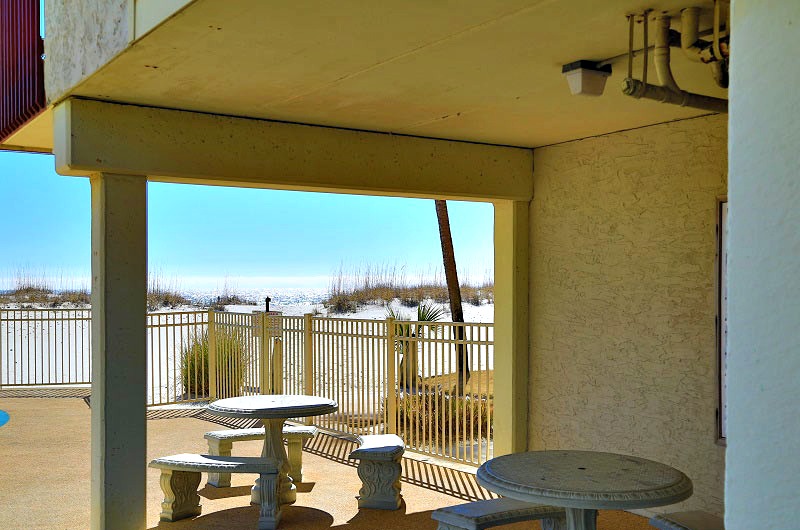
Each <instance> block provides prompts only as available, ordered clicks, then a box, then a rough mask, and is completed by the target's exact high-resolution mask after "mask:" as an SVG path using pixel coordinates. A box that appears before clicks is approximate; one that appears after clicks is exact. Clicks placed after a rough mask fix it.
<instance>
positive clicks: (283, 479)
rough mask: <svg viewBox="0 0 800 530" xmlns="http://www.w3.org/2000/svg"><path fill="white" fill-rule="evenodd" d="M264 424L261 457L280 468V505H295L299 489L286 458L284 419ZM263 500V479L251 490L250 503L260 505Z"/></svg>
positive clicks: (264, 421)
mask: <svg viewBox="0 0 800 530" xmlns="http://www.w3.org/2000/svg"><path fill="white" fill-rule="evenodd" d="M261 422H262V423H263V424H264V430H265V434H266V436H265V437H264V449H263V450H262V452H261V456H262V457H264V458H265V459H269V460H273V461H274V462H275V463H276V466H277V468H278V484H277V487H278V499H280V504H281V505H283V504H294V502H295V501H296V500H297V488H296V487H295V485H294V483H293V482H292V479H291V477H290V476H289V469H290V468H289V459H288V458H287V456H286V449H285V448H284V447H283V419H275V420H272V419H270V420H261ZM260 500H261V479H260V478H259V479H256V483H255V485H254V486H253V488H252V489H251V490H250V502H251V503H252V504H260Z"/></svg>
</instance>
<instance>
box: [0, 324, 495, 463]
mask: <svg viewBox="0 0 800 530" xmlns="http://www.w3.org/2000/svg"><path fill="white" fill-rule="evenodd" d="M90 320H91V312H90V310H85V309H84V310H58V309H54V310H39V309H37V310H33V309H31V310H0V386H21V385H62V384H88V383H89V382H90V381H91V333H90V327H91V326H90V324H91V322H90ZM147 329H148V337H147V349H148V352H147V359H148V368H147V370H148V390H147V392H148V394H147V399H148V403H149V404H151V405H162V404H169V403H177V402H184V401H199V400H209V399H218V398H224V397H231V396H239V395H249V394H261V393H286V394H313V395H318V396H324V397H328V398H331V399H334V400H336V401H337V402H338V403H339V411H338V412H336V413H334V414H329V415H326V416H321V417H317V418H310V419H309V420H310V421H313V422H314V423H315V424H317V425H319V426H321V427H323V428H327V429H331V430H334V431H338V432H343V433H353V434H364V433H383V432H396V433H398V434H400V435H401V436H402V437H403V439H404V440H405V442H406V444H407V446H408V447H409V448H410V449H413V450H416V451H420V452H424V453H427V454H431V455H436V456H439V457H443V458H448V459H452V460H456V461H459V462H464V463H471V464H480V463H482V462H484V461H486V459H488V458H491V456H492V442H491V441H492V437H493V430H492V425H493V408H492V407H493V391H494V389H493V370H494V364H493V363H494V337H493V331H494V326H493V325H492V324H476V323H466V324H456V323H452V322H447V323H442V322H436V323H431V322H403V321H395V320H393V319H387V320H363V319H347V318H327V317H314V316H312V315H305V316H304V317H284V316H281V315H277V314H267V315H265V314H263V313H252V314H251V313H225V312H214V311H186V312H173V313H151V314H149V315H148V324H147ZM467 373H469V378H468V381H467V377H466V374H467Z"/></svg>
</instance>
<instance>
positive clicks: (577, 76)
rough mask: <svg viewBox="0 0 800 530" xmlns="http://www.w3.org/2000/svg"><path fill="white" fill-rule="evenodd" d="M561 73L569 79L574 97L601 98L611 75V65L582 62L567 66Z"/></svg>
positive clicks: (562, 68) (563, 67)
mask: <svg viewBox="0 0 800 530" xmlns="http://www.w3.org/2000/svg"><path fill="white" fill-rule="evenodd" d="M561 73H562V74H564V76H566V78H567V83H569V90H570V92H572V95H573V96H579V95H580V96H600V95H602V94H603V89H604V88H605V86H606V78H607V77H608V76H610V75H611V65H610V64H604V65H603V66H599V65H598V64H597V63H596V62H594V61H587V60H580V61H575V62H574V63H569V64H565V65H564V66H562V67H561Z"/></svg>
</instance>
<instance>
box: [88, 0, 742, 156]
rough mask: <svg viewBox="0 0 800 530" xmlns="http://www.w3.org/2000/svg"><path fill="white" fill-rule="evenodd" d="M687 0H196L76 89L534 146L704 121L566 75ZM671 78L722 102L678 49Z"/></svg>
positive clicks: (704, 72)
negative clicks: (633, 19) (633, 15)
mask: <svg viewBox="0 0 800 530" xmlns="http://www.w3.org/2000/svg"><path fill="white" fill-rule="evenodd" d="M687 2H688V0H680V1H678V0H664V1H656V2H653V3H645V2H642V1H638V0H604V1H602V2H598V1H597V0H561V1H554V0H492V1H489V2H487V1H486V0H452V1H444V0H442V1H437V2H430V1H414V2H399V1H398V2H365V1H363V0H359V1H356V0H341V1H338V2H326V1H321V0H316V1H309V2H303V3H298V2H295V1H293V0H285V1H278V0H275V1H270V2H264V1H262V0H227V1H225V2H219V1H218V0H196V1H195V2H193V3H191V4H189V5H188V6H187V7H186V8H185V9H183V10H182V11H181V12H179V13H178V14H177V15H175V16H173V17H172V18H169V19H168V20H166V21H165V22H164V23H163V24H161V25H160V26H157V27H156V28H155V29H154V30H152V31H151V32H150V33H148V34H147V35H145V36H143V37H142V38H140V39H139V40H138V41H136V42H135V43H134V44H133V45H132V46H131V47H130V48H128V49H127V50H126V51H125V52H123V53H122V54H120V55H119V56H117V57H116V58H115V59H113V60H112V61H111V62H110V63H109V64H108V65H106V66H105V67H103V68H102V69H101V70H100V71H98V72H97V73H96V74H94V75H93V76H91V77H89V78H88V79H87V80H86V81H84V82H83V83H82V84H80V85H78V86H77V87H76V88H75V89H74V90H73V91H72V94H73V95H80V96H86V97H91V98H98V99H106V100H112V101H118V102H129V103H136V104H142V105H152V106H160V107H169V108H180V109H187V110H196V111H202V112H210V113H221V114H228V115H237V116H248V117H256V118H267V119H275V120H286V121H293V122H301V123H311V124H321V125H330V126H337V127H348V128H356V129H364V130H374V131H385V132H394V133H403V134H410V135H418V136H429V137H438V138H450V139H458V140H469V141H477V142H486V143H494V144H505V145H517V146H530V147H535V146H541V145H547V144H552V143H557V142H562V141H566V140H571V139H576V138H583V137H588V136H593V135H597V134H603V133H607V132H612V131H617V130H622V129H628V128H634V127H640V126H644V125H649V124H653V123H660V122H664V121H669V120H675V119H681V118H687V117H691V116H697V115H701V114H705V113H706V112H704V111H698V110H693V109H685V108H680V107H676V106H669V105H664V104H660V103H654V102H649V101H644V100H640V101H637V100H634V99H632V98H628V97H626V96H624V95H622V94H621V90H620V84H621V81H622V79H623V78H624V77H625V70H626V63H625V61H624V60H622V61H620V62H618V63H616V64H614V74H613V75H612V77H610V78H609V80H608V84H607V86H606V90H605V94H604V95H603V96H601V97H596V98H592V97H585V96H584V97H581V96H571V95H570V93H569V90H568V87H567V83H566V80H565V79H564V77H563V76H562V74H561V66H562V65H563V64H565V63H569V62H572V61H575V60H578V59H591V60H600V59H605V58H608V57H612V56H616V55H619V54H622V53H625V52H626V51H627V41H628V35H627V22H626V19H625V14H626V13H630V12H641V11H642V9H643V8H645V7H649V8H654V9H657V10H658V11H661V10H664V11H669V12H671V13H674V14H676V15H677V14H678V12H679V10H680V9H681V8H684V7H688V6H691V5H697V6H700V7H704V8H709V7H710V6H711V5H712V4H711V2H710V0H698V1H696V2H694V3H691V2H688V3H687ZM709 25H710V24H709ZM674 26H675V27H676V29H679V27H678V24H677V20H676V21H675V24H674ZM637 30H640V28H637ZM651 35H652V32H651ZM640 39H641V36H640V35H637V41H638V42H639V44H637V47H641V42H640ZM651 39H652V37H651ZM636 66H637V68H636V70H635V76H636V77H639V66H638V62H637V65H636ZM650 71H651V72H652V73H651V82H653V83H657V81H656V80H655V79H654V77H655V76H654V72H653V70H652V68H651V70H650ZM673 71H674V73H675V77H676V79H677V81H678V83H679V84H680V85H681V87H682V88H683V89H684V90H689V91H696V92H700V93H704V94H708V95H713V96H717V97H726V92H727V91H725V90H721V89H718V88H716V87H715V85H714V83H713V81H712V79H711V74H710V71H709V68H708V67H707V66H705V65H702V64H697V63H691V62H690V61H688V60H687V59H686V58H685V57H684V56H683V55H682V53H681V52H680V51H679V50H674V49H673Z"/></svg>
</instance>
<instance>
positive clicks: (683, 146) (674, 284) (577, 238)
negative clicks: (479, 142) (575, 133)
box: [529, 104, 727, 514]
mask: <svg viewBox="0 0 800 530" xmlns="http://www.w3.org/2000/svg"><path fill="white" fill-rule="evenodd" d="M634 105H635V104H634ZM726 119H727V116H714V117H706V118H696V119H692V120H685V121H680V122H672V123H668V124H663V125H656V126H652V127H647V128H642V129H637V130H632V131H628V132H622V133H616V134H611V135H606V136H602V137H597V138H591V139H587V140H581V141H575V142H570V143H566V144H561V145H557V146H552V147H545V148H541V149H537V150H535V151H534V168H535V169H534V200H533V202H532V206H531V248H532V250H531V267H532V268H531V304H532V311H531V344H532V347H531V357H530V365H529V366H530V407H531V410H530V423H529V432H530V435H529V447H530V448H531V449H553V448H576V449H591V450H606V451H613V452H622V453H629V454H635V455H638V456H642V457H645V458H652V459H654V460H658V461H661V462H665V463H668V464H670V465H673V466H675V467H677V468H679V469H681V470H682V471H684V472H685V473H686V474H687V475H689V476H690V477H691V478H692V480H693V482H694V485H695V494H694V496H693V497H692V498H690V499H689V500H688V501H686V502H685V503H684V506H686V507H690V508H691V509H703V510H707V511H710V512H713V513H717V514H721V512H722V505H723V477H724V449H723V448H722V447H720V446H718V445H716V443H715V439H716V424H715V409H716V335H715V315H716V302H715V287H714V285H715V284H714V281H715V248H716V242H715V241H716V239H715V238H716V236H715V226H716V208H717V202H716V200H717V197H718V196H719V195H723V194H724V193H725V191H726V164H727V160H726V153H727V151H726V140H727V133H726Z"/></svg>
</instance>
